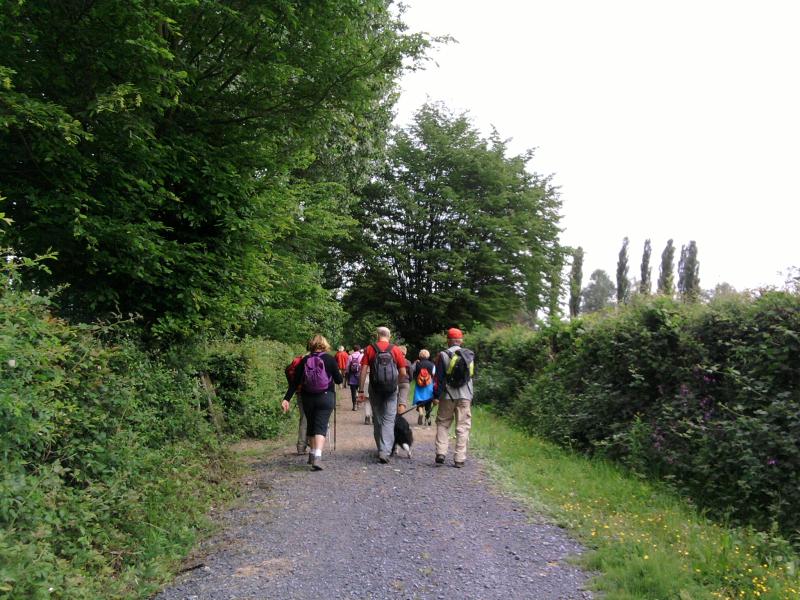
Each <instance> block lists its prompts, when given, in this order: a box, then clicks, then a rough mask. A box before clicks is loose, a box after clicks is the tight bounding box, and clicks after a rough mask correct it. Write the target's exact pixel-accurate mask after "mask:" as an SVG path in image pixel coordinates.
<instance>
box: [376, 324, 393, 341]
mask: <svg viewBox="0 0 800 600" xmlns="http://www.w3.org/2000/svg"><path fill="white" fill-rule="evenodd" d="M375 335H376V337H377V338H378V340H386V341H389V338H390V337H392V332H391V331H389V328H388V327H378V329H377V330H376V331H375Z"/></svg>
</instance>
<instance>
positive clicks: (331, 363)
mask: <svg viewBox="0 0 800 600" xmlns="http://www.w3.org/2000/svg"><path fill="white" fill-rule="evenodd" d="M330 349H331V346H330V344H328V340H326V339H325V338H324V337H322V336H321V335H315V336H314V337H313V338H311V339H310V340H309V342H308V354H307V355H306V356H304V357H303V360H302V361H300V364H299V365H297V368H296V369H295V371H294V385H295V388H297V386H301V387H300V396H301V398H302V401H303V410H304V411H305V413H306V421H307V422H308V429H307V434H308V438H309V439H310V440H311V450H309V452H308V464H310V465H311V469H312V470H314V471H321V470H322V449H323V448H324V446H325V435H326V434H327V433H328V421H329V420H330V418H331V413H332V412H333V408H334V407H335V406H336V385H337V384H341V383H342V381H343V379H342V373H341V371H339V365H337V364H336V360H335V359H334V358H333V357H332V356H331V355H330V354H328V350H330ZM312 357H316V358H314V360H315V361H317V359H319V360H321V361H322V364H323V365H324V374H323V373H319V374H316V375H314V374H312V372H313V369H312V368H309V369H308V370H309V373H308V374H307V373H306V371H307V369H306V364H307V363H308V361H309V360H310V359H312ZM313 364H314V363H312V365H313ZM312 365H309V367H311V366H312ZM308 377H314V378H315V380H316V381H314V382H313V385H315V386H317V385H319V378H320V377H322V378H325V380H327V382H328V385H327V388H326V389H324V390H323V391H320V392H312V391H310V389H309V388H311V385H312V382H311V381H307V378H308ZM323 383H324V382H323ZM290 397H291V396H290V394H289V393H288V392H287V394H286V396H284V398H283V403H282V405H283V410H284V412H285V411H288V410H289V398H290Z"/></svg>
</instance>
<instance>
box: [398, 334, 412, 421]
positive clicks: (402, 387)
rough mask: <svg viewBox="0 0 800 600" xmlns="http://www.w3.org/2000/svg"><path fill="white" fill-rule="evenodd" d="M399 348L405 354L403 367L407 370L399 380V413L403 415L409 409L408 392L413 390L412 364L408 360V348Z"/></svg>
mask: <svg viewBox="0 0 800 600" xmlns="http://www.w3.org/2000/svg"><path fill="white" fill-rule="evenodd" d="M397 348H398V349H399V350H400V352H401V353H402V354H403V366H405V368H406V374H405V375H400V376H399V377H398V379H397V412H398V414H402V413H404V412H405V411H406V408H408V392H409V391H410V390H411V362H410V361H409V360H408V358H406V354H408V347H407V346H398V347H397Z"/></svg>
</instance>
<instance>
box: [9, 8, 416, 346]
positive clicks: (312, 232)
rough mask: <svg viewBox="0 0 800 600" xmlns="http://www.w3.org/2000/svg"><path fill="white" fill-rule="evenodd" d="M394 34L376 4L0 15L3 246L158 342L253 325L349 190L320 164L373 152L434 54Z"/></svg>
mask: <svg viewBox="0 0 800 600" xmlns="http://www.w3.org/2000/svg"><path fill="white" fill-rule="evenodd" d="M403 30H404V26H403V24H402V23H401V22H399V21H398V20H397V18H395V17H394V16H392V14H391V12H390V10H389V7H388V5H387V3H386V2H385V1H384V0H335V1H334V0H320V1H318V2H313V3H308V2H300V1H299V0H254V1H252V2H236V3H230V2H213V1H210V0H196V1H192V2H186V1H183V0H153V1H152V2H115V1H113V0H96V1H94V2H81V3H77V2H61V1H56V0H41V1H38V2H10V3H9V2H6V3H3V4H2V6H0V113H1V114H2V115H3V117H2V119H0V155H2V156H3V157H4V159H3V161H0V181H2V182H3V189H2V192H3V195H5V196H7V197H8V205H7V207H6V208H7V210H6V211H5V212H7V213H8V216H9V217H11V218H13V219H14V221H15V226H14V227H13V228H12V229H11V230H10V232H9V243H10V244H11V245H12V246H13V247H14V248H15V250H17V251H18V252H20V253H21V254H24V255H30V256H33V255H36V254H41V253H43V252H45V251H46V250H47V249H48V248H52V249H53V250H55V251H57V253H58V260H57V261H56V262H55V263H54V264H53V265H51V267H50V268H51V273H50V274H48V273H44V272H37V273H36V276H35V279H34V280H32V281H31V282H30V283H31V284H32V285H36V286H38V287H50V286H55V285H60V284H68V287H66V288H65V289H64V290H63V291H62V293H61V295H60V299H61V300H60V301H61V308H62V312H64V313H66V314H69V315H71V316H73V317H78V318H85V319H93V318H96V317H102V316H105V315H108V314H110V313H115V312H123V313H127V312H133V313H140V314H141V315H143V317H144V320H145V322H146V324H148V326H150V327H151V331H152V332H153V333H154V334H156V335H163V336H172V335H191V334H193V333H194V332H196V331H198V330H202V329H208V328H212V329H216V330H219V329H223V328H227V327H240V326H242V325H243V324H244V325H246V324H251V323H253V322H254V320H255V319H256V318H258V315H259V314H261V313H262V312H263V311H264V310H269V309H270V306H274V304H275V301H276V300H277V299H278V298H279V297H280V296H281V294H280V293H279V291H280V289H281V287H282V286H283V285H284V282H285V281H286V278H285V275H286V273H285V272H284V271H283V269H284V268H285V265H287V264H289V265H290V266H289V269H290V270H293V269H294V268H295V267H297V266H298V265H305V264H307V261H308V257H309V256H312V260H313V259H314V258H315V256H314V255H315V254H316V253H317V250H318V247H319V246H322V245H325V244H326V242H327V241H329V240H331V239H333V237H334V236H335V235H337V234H338V232H339V231H340V230H341V228H342V227H343V226H346V224H347V222H348V213H347V211H342V210H340V209H341V208H342V206H348V203H349V202H350V198H349V197H348V196H347V194H345V193H344V192H345V191H346V185H345V184H344V183H343V181H344V178H339V177H329V176H330V175H331V170H330V169H328V170H327V171H326V172H325V173H324V174H322V175H319V174H320V173H321V172H323V171H325V170H324V169H316V170H315V165H317V166H319V165H324V164H332V163H337V164H342V165H349V164H355V163H354V162H348V161H347V160H345V159H346V158H347V156H348V155H349V154H352V155H358V154H359V153H360V150H352V148H363V147H366V146H368V145H369V144H370V143H372V142H373V141H374V140H373V136H372V135H371V133H370V132H372V131H373V130H372V127H371V125H370V119H371V118H372V116H373V114H375V113H376V112H377V113H379V114H380V113H382V112H386V111H387V110H388V108H387V103H388V102H389V101H390V98H391V93H392V86H393V83H394V80H395V78H396V76H397V75H398V74H399V72H400V70H401V68H402V64H403V61H404V60H405V59H406V58H413V57H415V56H418V55H419V53H420V52H421V51H422V49H423V48H424V46H425V45H426V42H425V40H424V39H423V38H421V37H419V36H409V35H406V34H405V33H403ZM311 171H315V173H314V174H312V173H311ZM292 238H295V239H296V238H303V239H304V240H306V241H307V242H308V243H309V245H311V246H312V248H311V249H310V250H304V252H305V254H302V255H296V254H294V253H293V251H294V248H293V244H292V241H291V240H292ZM298 270H299V269H298ZM290 272H291V271H290Z"/></svg>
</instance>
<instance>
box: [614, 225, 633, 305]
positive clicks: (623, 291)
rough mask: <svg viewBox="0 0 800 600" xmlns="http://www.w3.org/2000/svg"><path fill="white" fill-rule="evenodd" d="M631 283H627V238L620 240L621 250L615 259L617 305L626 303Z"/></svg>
mask: <svg viewBox="0 0 800 600" xmlns="http://www.w3.org/2000/svg"><path fill="white" fill-rule="evenodd" d="M630 287H631V282H630V281H628V238H627V237H626V238H624V239H623V240H622V248H621V249H620V251H619V258H618V259H617V304H623V303H625V302H627V301H628V297H629V296H630Z"/></svg>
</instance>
